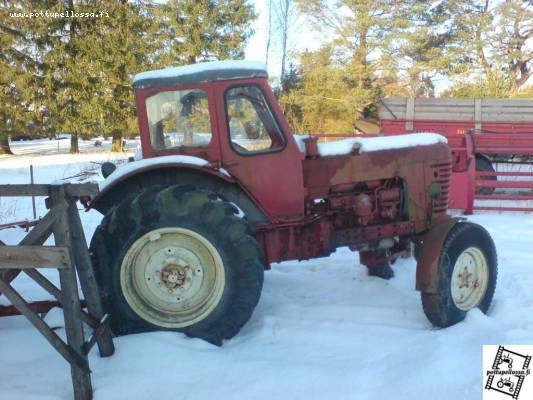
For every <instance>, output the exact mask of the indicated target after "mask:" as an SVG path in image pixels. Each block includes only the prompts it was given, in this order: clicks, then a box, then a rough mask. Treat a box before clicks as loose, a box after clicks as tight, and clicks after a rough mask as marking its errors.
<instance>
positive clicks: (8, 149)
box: [0, 135, 13, 154]
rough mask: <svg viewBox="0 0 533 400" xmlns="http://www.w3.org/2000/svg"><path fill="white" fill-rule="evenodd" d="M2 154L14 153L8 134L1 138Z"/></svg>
mask: <svg viewBox="0 0 533 400" xmlns="http://www.w3.org/2000/svg"><path fill="white" fill-rule="evenodd" d="M0 154H13V152H12V151H11V147H9V138H8V136H7V135H6V136H2V137H1V138H0Z"/></svg>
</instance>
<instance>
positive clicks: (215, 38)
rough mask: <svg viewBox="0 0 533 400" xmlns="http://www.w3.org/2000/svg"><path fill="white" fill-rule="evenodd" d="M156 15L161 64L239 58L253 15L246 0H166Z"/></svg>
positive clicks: (251, 6)
mask: <svg viewBox="0 0 533 400" xmlns="http://www.w3.org/2000/svg"><path fill="white" fill-rule="evenodd" d="M157 15H158V20H159V23H160V29H159V33H158V34H159V36H160V38H161V40H162V44H163V50H162V52H161V53H160V54H159V57H158V62H159V64H161V65H164V66H169V65H182V64H194V63H196V62H200V61H210V60H225V59H239V58H242V57H243V56H244V45H245V43H246V40H247V39H248V38H249V37H250V35H251V34H252V33H253V30H252V29H251V27H250V24H251V22H252V21H253V20H255V18H256V14H255V12H254V7H253V5H251V4H250V2H249V1H247V0H218V1H213V0H169V1H168V2H167V3H164V4H162V5H161V6H160V7H158V11H157Z"/></svg>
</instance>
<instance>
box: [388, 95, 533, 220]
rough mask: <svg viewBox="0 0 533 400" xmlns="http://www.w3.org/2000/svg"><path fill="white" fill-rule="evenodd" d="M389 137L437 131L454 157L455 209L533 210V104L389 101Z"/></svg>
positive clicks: (452, 199)
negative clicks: (391, 135) (445, 139)
mask: <svg viewBox="0 0 533 400" xmlns="http://www.w3.org/2000/svg"><path fill="white" fill-rule="evenodd" d="M379 119H380V128H381V131H382V132H383V133H384V134H386V135H387V134H398V133H413V132H436V133H440V134H442V135H444V136H446V138H447V139H448V143H449V145H450V147H451V148H452V152H453V155H454V161H455V162H454V167H453V174H452V184H451V191H450V200H449V207H450V208H454V209H462V210H465V214H471V213H472V212H473V211H474V210H493V211H533V100H508V99H445V98H442V99H411V98H391V99H383V100H382V102H381V104H380V106H379Z"/></svg>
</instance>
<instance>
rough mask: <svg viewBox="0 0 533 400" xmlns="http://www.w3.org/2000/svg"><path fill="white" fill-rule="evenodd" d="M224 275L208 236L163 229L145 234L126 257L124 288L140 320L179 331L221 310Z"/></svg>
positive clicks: (123, 276) (122, 272) (216, 252)
mask: <svg viewBox="0 0 533 400" xmlns="http://www.w3.org/2000/svg"><path fill="white" fill-rule="evenodd" d="M224 275H225V274H224V268H223V264H222V260H221V257H220V255H219V253H218V251H217V250H216V248H215V247H213V245H211V243H210V242H209V241H208V240H207V239H205V238H204V237H203V236H201V235H199V234H198V233H196V232H194V231H191V230H188V229H184V228H177V227H176V228H172V227H169V228H160V229H156V230H154V231H152V232H149V233H147V234H145V235H144V236H141V237H140V238H139V239H137V241H136V242H134V243H133V245H132V246H131V247H130V249H129V250H128V252H127V253H126V256H125V258H124V260H123V263H122V267H121V288H122V292H123V294H124V297H125V298H126V301H127V302H128V304H129V305H130V307H131V308H132V309H133V310H134V311H135V312H136V313H137V314H138V315H139V316H140V317H142V318H143V319H145V320H146V321H149V322H151V323H153V324H155V325H158V326H162V327H167V328H179V327H184V326H189V325H191V324H193V323H195V322H197V321H199V320H201V319H203V318H205V316H206V315H208V314H209V313H210V312H211V311H212V310H213V309H214V308H215V307H216V305H217V304H218V302H219V300H220V298H221V296H222V292H223V290H224V282H225V278H224Z"/></svg>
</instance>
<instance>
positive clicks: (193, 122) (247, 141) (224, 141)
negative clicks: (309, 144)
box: [133, 61, 304, 221]
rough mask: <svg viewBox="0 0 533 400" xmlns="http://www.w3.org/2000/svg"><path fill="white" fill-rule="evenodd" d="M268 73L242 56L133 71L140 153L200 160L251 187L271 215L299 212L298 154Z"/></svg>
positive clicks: (285, 217)
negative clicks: (271, 87)
mask: <svg viewBox="0 0 533 400" xmlns="http://www.w3.org/2000/svg"><path fill="white" fill-rule="evenodd" d="M267 77H268V76H267V72H266V66H265V65H263V64H261V63H257V62H247V61H220V62H209V63H201V64H196V65H189V66H184V67H177V68H168V69H163V70H159V71H149V72H143V73H141V74H138V75H137V76H136V77H135V79H134V83H133V86H134V89H135V96H136V105H137V114H138V118H139V127H140V133H141V144H142V156H143V159H147V158H153V157H161V156H170V155H176V156H193V157H197V158H200V159H202V160H206V161H208V162H209V164H210V165H212V166H216V167H217V168H219V169H220V170H222V171H224V172H227V174H228V175H230V176H231V177H232V178H234V179H235V180H236V181H237V182H239V184H240V185H242V186H243V188H244V190H246V191H247V192H249V193H253V194H254V196H255V197H256V199H257V201H258V202H259V203H260V204H262V205H263V208H264V212H265V213H266V214H267V215H268V216H269V217H270V218H271V219H272V220H274V221H289V220H296V219H301V218H302V217H303V213H304V210H303V205H304V189H303V177H302V175H303V174H302V158H303V156H302V154H301V152H300V151H299V149H298V146H297V144H296V142H295V141H294V139H293V137H292V132H291V129H290V127H289V125H288V124H287V122H286V121H285V118H284V117H283V114H282V112H281V110H280V108H279V106H278V104H277V101H276V98H275V97H274V95H273V93H272V90H271V89H270V86H269V85H268V81H267ZM272 176H277V179H275V180H272ZM280 192H282V193H284V196H279V195H278V194H279V193H280Z"/></svg>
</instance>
